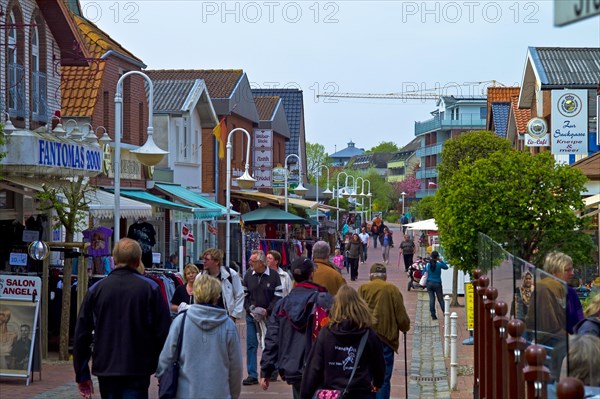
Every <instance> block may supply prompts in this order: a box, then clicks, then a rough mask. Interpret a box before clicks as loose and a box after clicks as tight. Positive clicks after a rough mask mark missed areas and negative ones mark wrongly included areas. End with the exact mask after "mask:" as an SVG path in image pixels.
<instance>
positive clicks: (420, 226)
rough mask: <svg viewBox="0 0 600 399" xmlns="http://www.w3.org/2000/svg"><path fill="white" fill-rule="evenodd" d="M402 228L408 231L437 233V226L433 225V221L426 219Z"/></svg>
mask: <svg viewBox="0 0 600 399" xmlns="http://www.w3.org/2000/svg"><path fill="white" fill-rule="evenodd" d="M404 226H406V227H408V229H409V230H433V231H437V229H438V228H437V225H436V224H435V219H427V220H421V221H418V222H414V223H409V224H405V225H404Z"/></svg>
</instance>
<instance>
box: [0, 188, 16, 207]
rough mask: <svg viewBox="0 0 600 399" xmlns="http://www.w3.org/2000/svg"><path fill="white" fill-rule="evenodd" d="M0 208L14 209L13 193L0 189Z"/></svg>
mask: <svg viewBox="0 0 600 399" xmlns="http://www.w3.org/2000/svg"><path fill="white" fill-rule="evenodd" d="M0 209H15V193H13V192H12V191H8V190H0Z"/></svg>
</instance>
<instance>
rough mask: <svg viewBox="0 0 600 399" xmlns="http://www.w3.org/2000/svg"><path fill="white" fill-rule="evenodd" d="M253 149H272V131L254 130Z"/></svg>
mask: <svg viewBox="0 0 600 399" xmlns="http://www.w3.org/2000/svg"><path fill="white" fill-rule="evenodd" d="M254 148H257V149H258V148H273V131H272V130H261V129H254Z"/></svg>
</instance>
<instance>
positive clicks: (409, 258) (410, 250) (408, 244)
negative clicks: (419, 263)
mask: <svg viewBox="0 0 600 399" xmlns="http://www.w3.org/2000/svg"><path fill="white" fill-rule="evenodd" d="M400 253H401V254H402V257H403V259H404V271H405V272H408V268H409V267H411V266H412V264H413V256H414V254H415V242H414V241H413V240H412V239H411V238H410V237H409V235H408V234H404V241H402V242H401V243H400Z"/></svg>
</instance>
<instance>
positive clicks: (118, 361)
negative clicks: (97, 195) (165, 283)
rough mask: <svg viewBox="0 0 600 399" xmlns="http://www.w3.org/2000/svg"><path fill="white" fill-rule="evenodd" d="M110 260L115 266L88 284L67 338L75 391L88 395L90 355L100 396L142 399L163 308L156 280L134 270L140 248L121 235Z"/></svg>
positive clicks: (163, 329) (164, 320)
mask: <svg viewBox="0 0 600 399" xmlns="http://www.w3.org/2000/svg"><path fill="white" fill-rule="evenodd" d="M113 258H114V260H115V269H114V270H113V271H112V272H111V273H110V274H109V275H108V276H107V277H105V278H104V279H102V280H101V281H99V282H97V283H96V284H94V285H92V286H91V287H90V289H89V291H88V292H87V294H86V295H85V298H84V300H83V303H82V304H81V308H80V310H79V315H78V317H77V324H76V326H75V336H74V338H73V340H74V341H73V366H74V368H75V380H76V381H77V384H78V389H79V394H80V395H81V396H82V397H84V398H91V397H92V394H93V392H94V387H93V385H92V379H91V374H90V369H89V365H88V363H89V360H90V358H92V373H93V374H94V375H96V376H98V383H99V385H100V395H101V397H102V398H103V399H104V398H134V397H135V398H139V399H147V398H148V387H149V386H150V376H151V375H152V374H154V372H155V371H156V366H157V364H158V355H159V354H160V351H161V349H162V347H163V344H164V342H165V339H166V337H167V334H168V332H169V325H170V323H171V315H170V313H169V306H168V305H167V303H166V302H165V300H164V299H163V296H162V294H161V291H160V288H159V286H158V284H157V283H155V282H154V281H152V280H151V279H149V278H147V277H144V276H143V275H141V274H139V273H138V272H137V270H136V269H137V267H138V266H139V265H140V263H141V262H142V249H141V247H140V245H139V244H138V243H137V242H136V241H134V240H132V239H129V238H123V239H121V240H120V241H119V242H117V244H116V245H115V248H114V250H113ZM142 315H143V317H142ZM92 345H93V347H94V351H93V353H92Z"/></svg>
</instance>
